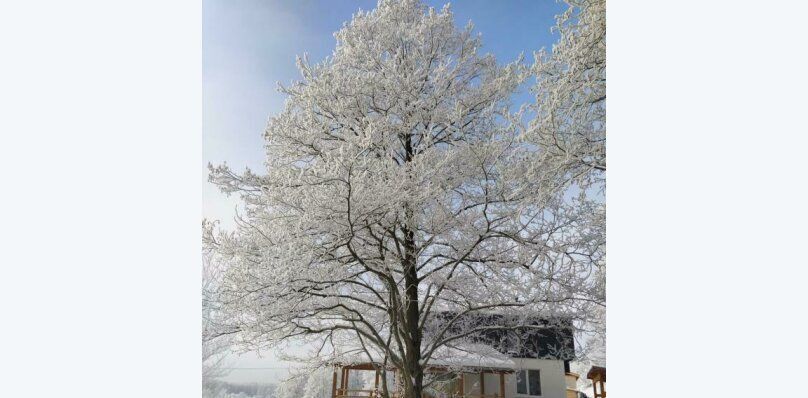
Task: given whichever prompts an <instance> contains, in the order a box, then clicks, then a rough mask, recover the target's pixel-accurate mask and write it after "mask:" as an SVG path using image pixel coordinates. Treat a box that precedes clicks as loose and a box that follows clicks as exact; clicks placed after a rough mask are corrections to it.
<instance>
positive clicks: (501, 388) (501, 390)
mask: <svg viewBox="0 0 808 398" xmlns="http://www.w3.org/2000/svg"><path fill="white" fill-rule="evenodd" d="M499 396H500V397H502V398H505V373H503V372H499Z"/></svg>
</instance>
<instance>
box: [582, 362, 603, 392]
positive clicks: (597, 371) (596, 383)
mask: <svg viewBox="0 0 808 398" xmlns="http://www.w3.org/2000/svg"><path fill="white" fill-rule="evenodd" d="M586 378H587V379H589V380H592V393H593V394H594V395H595V396H594V398H606V385H605V383H606V368H603V367H600V366H593V367H592V369H589V372H588V373H587V374H586Z"/></svg>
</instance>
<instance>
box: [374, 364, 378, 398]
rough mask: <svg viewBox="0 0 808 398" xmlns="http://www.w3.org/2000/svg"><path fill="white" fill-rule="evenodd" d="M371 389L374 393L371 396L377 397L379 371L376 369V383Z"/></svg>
mask: <svg viewBox="0 0 808 398" xmlns="http://www.w3.org/2000/svg"><path fill="white" fill-rule="evenodd" d="M373 389H374V390H375V391H373V395H375V396H378V395H379V369H376V383H375V385H374V386H373Z"/></svg>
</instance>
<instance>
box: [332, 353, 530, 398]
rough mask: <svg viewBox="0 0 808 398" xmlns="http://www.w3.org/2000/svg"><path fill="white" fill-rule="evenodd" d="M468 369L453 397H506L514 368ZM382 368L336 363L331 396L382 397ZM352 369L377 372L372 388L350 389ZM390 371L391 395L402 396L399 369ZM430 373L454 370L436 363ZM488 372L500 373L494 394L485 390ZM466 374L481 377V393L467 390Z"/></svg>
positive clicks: (372, 365) (354, 397)
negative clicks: (349, 382)
mask: <svg viewBox="0 0 808 398" xmlns="http://www.w3.org/2000/svg"><path fill="white" fill-rule="evenodd" d="M337 368H339V369H340V372H339V373H340V376H339V381H338V380H337V379H338V377H337ZM463 368H464V369H465V370H466V371H464V372H462V373H460V378H459V383H457V386H456V388H455V391H453V392H452V393H451V394H450V396H451V397H452V398H505V375H506V374H509V373H513V372H514V371H513V369H506V368H496V367H480V366H464V367H463ZM381 369H382V365H381V364H377V363H373V362H365V363H357V364H344V365H343V364H335V365H334V376H333V381H332V383H331V398H380V397H381V396H382V394H381V390H380V389H379V378H380V376H381ZM352 370H357V371H373V372H375V374H376V376H375V384H374V388H373V389H372V390H353V389H350V388H349V386H348V381H349V377H350V373H351V371H352ZM387 370H388V371H391V372H392V373H393V380H394V383H393V386H392V390H391V391H390V392H389V394H390V397H392V398H397V397H400V396H401V395H400V392H399V391H397V390H396V387H395V386H396V385H397V383H396V382H395V381H396V380H397V377H398V371H397V369H396V368H393V367H388V368H387ZM426 371H427V372H429V373H450V372H453V371H454V370H452V369H450V368H449V367H448V366H441V365H435V366H430V367H428V368H427V369H426ZM486 374H498V375H499V391H498V392H495V393H493V394H486V391H485V383H484V380H485V375H486ZM466 375H475V376H477V377H479V380H480V393H479V394H467V393H466V392H465V381H466Z"/></svg>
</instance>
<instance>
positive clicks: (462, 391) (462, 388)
mask: <svg viewBox="0 0 808 398" xmlns="http://www.w3.org/2000/svg"><path fill="white" fill-rule="evenodd" d="M463 374H464V373H463V372H460V396H461V397H462V396H464V395H466V377H465V376H463Z"/></svg>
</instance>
